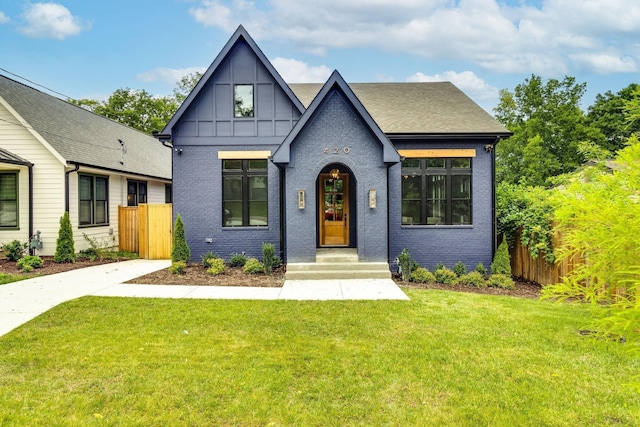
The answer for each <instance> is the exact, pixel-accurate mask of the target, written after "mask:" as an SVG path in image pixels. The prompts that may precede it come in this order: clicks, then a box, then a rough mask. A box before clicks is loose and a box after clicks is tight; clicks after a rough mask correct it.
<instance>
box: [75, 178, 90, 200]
mask: <svg viewBox="0 0 640 427" xmlns="http://www.w3.org/2000/svg"><path fill="white" fill-rule="evenodd" d="M92 184H93V179H92V178H91V177H90V176H81V177H80V181H79V184H78V185H79V187H80V188H79V192H80V200H91V187H92Z"/></svg>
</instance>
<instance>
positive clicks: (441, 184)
mask: <svg viewBox="0 0 640 427" xmlns="http://www.w3.org/2000/svg"><path fill="white" fill-rule="evenodd" d="M446 178H447V177H446V176H445V175H430V176H428V177H427V198H428V199H445V198H446V197H447V196H446V181H447V180H446Z"/></svg>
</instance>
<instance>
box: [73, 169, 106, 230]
mask: <svg viewBox="0 0 640 427" xmlns="http://www.w3.org/2000/svg"><path fill="white" fill-rule="evenodd" d="M78 196H79V204H78V219H79V223H80V225H84V226H90V225H107V224H109V178H108V177H106V176H99V175H86V174H81V175H79V176H78Z"/></svg>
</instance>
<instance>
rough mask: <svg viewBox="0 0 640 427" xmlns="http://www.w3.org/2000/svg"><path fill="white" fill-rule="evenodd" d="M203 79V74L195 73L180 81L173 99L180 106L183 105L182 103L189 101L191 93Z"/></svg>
mask: <svg viewBox="0 0 640 427" xmlns="http://www.w3.org/2000/svg"><path fill="white" fill-rule="evenodd" d="M201 78H202V73H200V72H195V73H189V74H187V75H186V76H184V77H182V78H181V79H180V81H179V82H178V83H177V85H176V88H175V89H173V97H174V98H175V100H176V103H177V104H178V105H180V104H182V102H183V101H184V100H185V99H187V96H189V93H191V91H192V90H193V88H195V87H196V85H197V84H198V82H199V81H200V79H201Z"/></svg>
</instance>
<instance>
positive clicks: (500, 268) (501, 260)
mask: <svg viewBox="0 0 640 427" xmlns="http://www.w3.org/2000/svg"><path fill="white" fill-rule="evenodd" d="M491 274H504V275H507V276H511V256H510V255H509V244H508V243H507V239H504V238H503V239H502V242H501V243H500V245H498V250H497V251H496V254H495V255H494V257H493V262H492V263H491Z"/></svg>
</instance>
